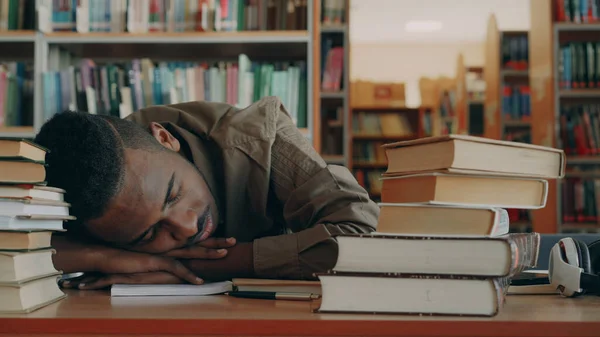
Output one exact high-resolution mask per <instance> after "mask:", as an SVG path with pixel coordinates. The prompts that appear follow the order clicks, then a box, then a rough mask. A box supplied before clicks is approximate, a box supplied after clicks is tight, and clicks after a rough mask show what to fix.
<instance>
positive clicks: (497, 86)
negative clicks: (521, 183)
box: [484, 14, 531, 139]
mask: <svg viewBox="0 0 600 337" xmlns="http://www.w3.org/2000/svg"><path fill="white" fill-rule="evenodd" d="M528 34H529V33H528V32H527V31H514V30H510V31H501V30H499V29H498V22H497V20H496V16H495V15H494V14H492V15H490V17H489V19H488V27H487V37H486V44H485V70H484V78H485V82H486V92H485V113H484V124H485V128H484V136H485V137H486V138H492V139H504V136H505V134H506V129H507V128H514V127H527V126H528V125H530V123H529V122H527V121H521V120H506V119H505V117H504V107H503V105H502V104H503V101H504V100H503V99H502V98H503V87H504V85H505V84H506V83H507V82H512V81H511V80H517V81H519V82H521V81H523V82H528V83H529V76H530V74H529V69H527V70H514V69H504V68H503V67H502V62H501V55H502V43H503V39H504V37H505V36H515V35H528ZM528 47H529V48H528V49H531V43H530V42H529V44H528ZM528 53H529V51H528ZM507 80H508V81H507ZM530 112H531V105H530Z"/></svg>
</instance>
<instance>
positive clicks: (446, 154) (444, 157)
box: [383, 134, 566, 179]
mask: <svg viewBox="0 0 600 337" xmlns="http://www.w3.org/2000/svg"><path fill="white" fill-rule="evenodd" d="M383 147H384V148H385V150H386V156H387V159H388V170H387V171H386V172H385V173H384V175H386V176H393V175H403V174H412V173H415V172H424V171H439V172H450V173H452V172H458V173H475V174H489V175H516V176H534V177H540V178H547V179H557V178H562V177H564V175H565V167H566V157H565V153H564V151H563V150H561V149H555V148H551V147H545V146H540V145H532V144H525V143H520V142H511V141H504V140H494V139H489V138H484V137H475V136H467V135H454V134H451V135H444V136H436V137H425V138H419V139H414V140H408V141H402V142H395V143H390V144H386V145H384V146H383Z"/></svg>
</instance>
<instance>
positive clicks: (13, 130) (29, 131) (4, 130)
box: [0, 126, 35, 138]
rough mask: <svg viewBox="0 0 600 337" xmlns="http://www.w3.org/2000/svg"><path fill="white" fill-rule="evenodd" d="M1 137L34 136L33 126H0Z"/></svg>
mask: <svg viewBox="0 0 600 337" xmlns="http://www.w3.org/2000/svg"><path fill="white" fill-rule="evenodd" d="M0 137H15V138H34V137H35V132H34V130H33V126H0Z"/></svg>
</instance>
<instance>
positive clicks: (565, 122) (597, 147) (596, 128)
mask: <svg viewBox="0 0 600 337" xmlns="http://www.w3.org/2000/svg"><path fill="white" fill-rule="evenodd" d="M559 125H560V140H561V143H562V147H563V149H564V150H565V152H566V153H567V154H568V155H578V156H588V155H599V154H600V105H599V104H561V106H560V117H559Z"/></svg>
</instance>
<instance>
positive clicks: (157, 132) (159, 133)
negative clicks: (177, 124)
mask: <svg viewBox="0 0 600 337" xmlns="http://www.w3.org/2000/svg"><path fill="white" fill-rule="evenodd" d="M150 131H151V132H152V136H154V138H156V140H158V142H159V143H160V144H161V145H162V146H164V147H166V148H167V149H169V150H172V151H175V152H179V149H180V148H181V144H179V141H178V140H177V138H175V137H173V135H172V134H171V133H170V132H169V131H167V129H165V128H164V127H163V126H162V125H160V124H158V123H156V122H152V123H150Z"/></svg>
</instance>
